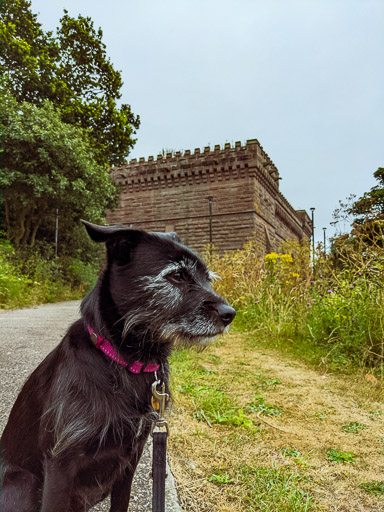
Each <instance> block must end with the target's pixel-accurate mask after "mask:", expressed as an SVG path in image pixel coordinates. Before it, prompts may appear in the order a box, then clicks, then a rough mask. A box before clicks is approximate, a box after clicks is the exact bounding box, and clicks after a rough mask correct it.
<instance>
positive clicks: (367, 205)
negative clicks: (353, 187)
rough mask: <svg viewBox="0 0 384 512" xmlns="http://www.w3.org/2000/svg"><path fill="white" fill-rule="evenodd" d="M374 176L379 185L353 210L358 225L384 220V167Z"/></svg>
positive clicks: (353, 207) (359, 201)
mask: <svg viewBox="0 0 384 512" xmlns="http://www.w3.org/2000/svg"><path fill="white" fill-rule="evenodd" d="M373 176H374V177H375V178H376V179H377V181H378V182H379V183H378V184H377V185H375V186H374V187H372V188H371V190H370V192H366V193H365V194H364V195H363V196H362V197H360V199H358V200H357V201H355V203H354V204H353V206H352V208H351V214H353V215H354V216H355V222H356V224H364V223H366V222H367V221H368V220H375V219H382V220H384V167H379V168H378V169H377V171H376V172H374V173H373Z"/></svg>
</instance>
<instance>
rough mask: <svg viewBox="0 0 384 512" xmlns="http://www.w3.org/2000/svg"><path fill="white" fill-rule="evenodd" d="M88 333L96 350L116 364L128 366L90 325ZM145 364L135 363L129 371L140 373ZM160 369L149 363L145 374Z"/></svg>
mask: <svg viewBox="0 0 384 512" xmlns="http://www.w3.org/2000/svg"><path fill="white" fill-rule="evenodd" d="M88 331H89V334H90V335H91V341H92V343H93V344H94V345H95V347H96V348H98V349H100V350H102V351H103V352H104V354H106V355H107V356H108V357H110V358H111V359H113V360H114V361H116V363H119V364H121V365H122V366H128V364H127V362H126V361H124V359H123V358H122V357H120V356H119V355H118V354H116V352H115V350H114V348H113V347H112V345H111V344H110V343H109V341H108V340H106V339H105V338H103V337H102V336H99V335H98V334H97V333H96V332H95V331H94V330H93V329H92V327H91V326H90V325H88ZM143 366H144V363H141V362H140V361H135V362H134V363H132V364H131V366H130V367H129V371H131V372H132V373H140V372H141V369H142V368H143ZM159 368H160V365H159V364H155V363H152V362H150V363H148V364H147V366H145V368H144V370H143V372H146V373H150V372H156V371H157V370H158V369H159Z"/></svg>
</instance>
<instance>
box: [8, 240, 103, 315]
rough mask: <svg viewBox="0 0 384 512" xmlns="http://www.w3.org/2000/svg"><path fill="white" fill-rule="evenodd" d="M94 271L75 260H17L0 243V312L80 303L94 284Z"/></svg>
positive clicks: (14, 255) (13, 252)
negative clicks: (48, 303) (60, 303)
mask: <svg viewBox="0 0 384 512" xmlns="http://www.w3.org/2000/svg"><path fill="white" fill-rule="evenodd" d="M96 277H97V273H96V269H95V268H93V267H92V266H91V265H90V264H86V263H83V262H82V261H80V260H79V259H76V258H68V257H66V258H51V259H44V258H42V257H41V256H38V255H30V256H29V258H24V259H21V258H18V257H17V255H16V254H15V251H14V249H13V248H12V246H11V245H10V244H9V243H7V242H6V241H4V240H2V241H0V309H15V308H21V307H29V306H34V305H36V304H43V303H47V302H58V301H64V300H74V299H80V298H81V297H83V296H84V294H85V293H86V292H87V291H88V290H89V289H90V288H92V286H93V285H94V283H95V281H96Z"/></svg>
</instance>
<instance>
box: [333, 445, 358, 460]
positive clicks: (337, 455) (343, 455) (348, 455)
mask: <svg viewBox="0 0 384 512" xmlns="http://www.w3.org/2000/svg"><path fill="white" fill-rule="evenodd" d="M327 459H328V460H330V461H332V462H339V463H340V462H341V463H342V462H346V463H353V462H356V455H355V454H354V453H353V452H343V451H342V450H335V449H334V448H330V449H329V450H328V451H327Z"/></svg>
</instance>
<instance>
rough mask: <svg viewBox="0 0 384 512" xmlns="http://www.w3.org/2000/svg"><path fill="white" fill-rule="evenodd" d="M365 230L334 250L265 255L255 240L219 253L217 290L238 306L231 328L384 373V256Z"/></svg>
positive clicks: (288, 248) (313, 356)
mask: <svg viewBox="0 0 384 512" xmlns="http://www.w3.org/2000/svg"><path fill="white" fill-rule="evenodd" d="M364 236H365V235H363V234H361V233H360V234H359V233H355V235H354V236H353V240H352V241H351V240H350V239H349V237H348V238H347V239H343V240H342V239H339V242H338V243H339V246H338V248H337V251H336V250H334V252H332V253H331V254H328V255H327V254H325V253H324V252H323V251H319V252H318V254H317V257H316V262H315V267H314V268H312V265H311V261H310V247H309V244H308V243H304V242H303V243H302V244H298V243H294V242H289V243H288V242H287V243H285V245H284V246H283V247H282V249H281V252H279V253H276V252H275V253H271V254H267V255H266V256H265V257H264V258H263V257H261V256H260V251H259V250H258V247H257V245H256V244H255V243H254V242H248V243H247V244H246V245H245V246H244V249H242V250H238V251H233V252H229V253H226V254H224V255H222V256H220V255H217V254H216V255H215V254H214V256H213V257H212V259H211V268H212V270H213V271H214V272H216V273H217V274H218V275H219V276H220V277H221V279H217V280H216V281H215V289H216V290H217V291H218V292H219V293H220V294H222V295H223V296H225V297H226V298H227V299H228V300H229V302H230V303H231V304H232V305H233V306H234V307H235V308H236V310H237V315H236V318H235V321H234V325H235V326H236V327H237V328H239V329H242V330H246V331H253V332H255V333H257V335H258V337H259V338H260V339H262V340H264V341H265V343H267V344H269V345H272V346H275V347H285V348H287V349H288V350H291V351H293V352H294V354H295V355H298V356H299V357H305V358H306V359H307V360H310V361H312V362H316V363H317V364H320V365H322V366H326V367H330V368H332V369H339V370H340V369H344V370H347V369H348V368H351V367H355V366H356V365H359V366H360V365H365V366H372V367H376V368H377V371H379V372H382V371H384V365H383V363H384V341H383V340H384V319H383V310H384V309H383V306H384V254H383V251H382V249H381V247H379V246H378V245H376V244H375V243H374V241H372V243H371V244H370V245H369V246H367V245H366V244H365V240H364Z"/></svg>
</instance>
